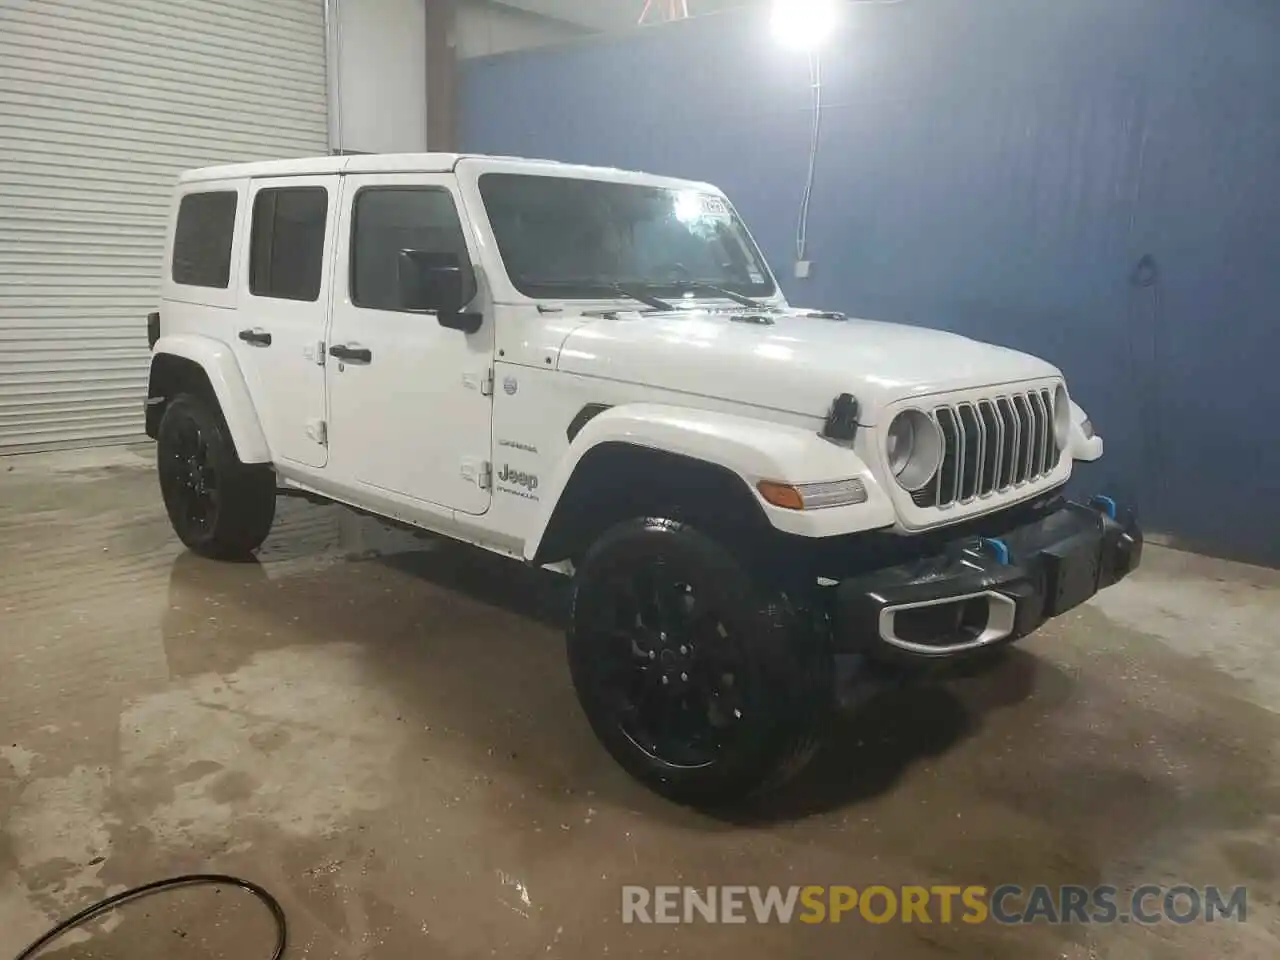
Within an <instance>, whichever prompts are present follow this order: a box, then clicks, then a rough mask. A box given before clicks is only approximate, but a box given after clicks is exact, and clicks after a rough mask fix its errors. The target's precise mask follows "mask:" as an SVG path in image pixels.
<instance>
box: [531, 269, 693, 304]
mask: <svg viewBox="0 0 1280 960" xmlns="http://www.w3.org/2000/svg"><path fill="white" fill-rule="evenodd" d="M519 279H520V282H521V283H523V284H527V285H528V286H531V287H546V288H547V289H549V290H558V289H566V290H593V291H596V292H597V293H605V292H608V293H618V294H621V295H622V296H624V297H628V298H630V299H632V300H635V301H637V302H639V303H643V304H644V305H645V306H648V307H653V309H655V310H663V311H670V310H674V309H675V307H674V306H672V305H671V304H669V303H668V302H667V301H666V300H661V299H659V298H658V297H655V296H653V294H650V293H645V292H644V289H643V288H636V287H634V286H632V285H631V284H628V283H620V282H618V281H616V280H599V279H593V278H591V277H571V278H569V279H560V278H557V279H555V280H542V279H540V278H537V277H524V276H522V277H520V278H519Z"/></svg>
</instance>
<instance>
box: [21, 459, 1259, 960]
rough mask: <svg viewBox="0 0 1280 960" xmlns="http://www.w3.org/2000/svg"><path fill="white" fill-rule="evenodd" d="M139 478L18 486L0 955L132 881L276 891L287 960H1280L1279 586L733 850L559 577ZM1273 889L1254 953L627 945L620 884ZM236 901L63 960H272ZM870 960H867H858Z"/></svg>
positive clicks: (809, 781) (848, 773) (37, 471)
mask: <svg viewBox="0 0 1280 960" xmlns="http://www.w3.org/2000/svg"><path fill="white" fill-rule="evenodd" d="M150 457H151V450H150V448H148V447H142V448H138V449H136V450H128V449H117V450H112V451H91V452H85V453H75V454H58V455H48V456H40V457H25V458H14V459H10V460H8V461H0V826H2V831H0V958H4V957H8V956H11V955H12V954H13V953H15V952H16V951H17V949H19V948H20V946H21V945H22V944H24V943H25V942H27V941H28V940H29V939H31V938H33V937H34V936H35V935H36V934H37V933H38V932H39V931H41V930H42V929H44V928H45V927H46V926H48V925H49V924H50V923H51V922H52V921H53V920H54V919H55V918H57V917H59V916H62V915H65V914H67V913H70V912H72V911H73V910H75V909H77V908H78V907H79V906H81V905H83V904H85V903H87V902H89V901H92V900H94V899H97V898H98V897H101V896H103V895H104V894H106V893H108V892H112V891H115V890H118V889H122V888H123V887H124V886H125V885H133V884H137V883H141V882H145V881H148V880H151V879H154V878H157V877H159V876H162V875H166V874H170V873H176V872H182V871H190V870H197V869H213V870H219V871H229V872H238V873H241V874H243V875H245V876H247V877H249V878H252V879H255V880H257V881H260V882H262V883H264V884H265V885H266V886H268V887H269V888H270V889H272V890H273V891H274V892H276V893H277V895H278V896H279V897H280V898H281V900H282V901H283V903H284V905H285V908H286V910H287V911H288V914H289V918H290V922H291V923H292V925H293V943H294V946H293V948H292V949H291V951H290V954H289V955H290V956H291V957H314V958H331V957H332V958H358V957H378V958H401V957H404V958H414V960H418V958H422V960H428V958H435V957H440V958H462V957H487V956H501V957H517V958H520V957H535V956H536V957H557V956H558V957H581V958H592V960H598V958H600V957H602V956H609V955H612V956H620V957H630V956H671V957H698V958H704V957H712V956H728V955H734V956H737V957H740V958H756V957H783V956H786V957H793V958H803V957H814V958H819V957H821V958H824V960H827V958H831V957H837V956H840V957H844V956H854V955H856V956H858V957H862V958H866V957H891V958H894V960H915V958H934V957H955V956H964V957H968V956H973V957H982V958H987V960H1001V958H1010V960H1012V958H1029V957H1037V958H1041V957H1045V958H1067V960H1083V958H1092V957H1103V958H1125V960H1129V958H1135V960H1138V958H1187V960H1193V958H1194V960H1202V958H1206V957H1211V956H1214V957H1217V956H1226V955H1230V956H1231V957H1232V958H1233V960H1246V958H1253V957H1257V958H1262V957H1266V958H1274V957H1276V956H1280V921H1278V919H1277V918H1278V917H1280V911H1278V910H1277V907H1276V902H1277V894H1278V893H1280V776H1278V773H1280V758H1278V755H1277V744H1278V743H1280V737H1278V734H1280V643H1277V639H1278V634H1280V627H1278V626H1277V624H1280V573H1277V572H1272V571H1265V570H1261V569H1258V568H1252V567H1246V566H1241V565H1235V564H1230V563H1224V562H1219V561H1212V560H1206V559H1203V558H1199V557H1195V556H1192V555H1188V554H1182V553H1176V552H1172V551H1167V550H1160V549H1151V550H1149V552H1148V555H1147V559H1146V564H1145V566H1144V568H1143V569H1142V570H1141V571H1140V572H1139V573H1138V574H1137V575H1136V576H1135V577H1134V578H1133V579H1132V580H1130V581H1128V582H1126V583H1124V584H1121V585H1120V586H1118V587H1116V588H1114V589H1113V590H1111V591H1109V592H1108V593H1106V594H1105V595H1103V596H1101V597H1099V598H1097V599H1096V600H1095V601H1094V602H1092V603H1090V604H1089V605H1087V606H1086V607H1083V608H1081V609H1080V610H1078V611H1076V612H1074V613H1073V614H1070V615H1068V616H1067V617H1066V618H1064V619H1063V620H1061V621H1057V622H1054V623H1053V624H1051V625H1050V626H1048V627H1047V628H1046V629H1044V630H1043V631H1042V632H1041V633H1040V634H1038V635H1037V636H1035V637H1033V638H1031V639H1030V640H1029V641H1027V642H1025V643H1024V644H1023V645H1022V646H1021V647H1020V648H1019V649H1017V650H1015V651H1013V652H1012V653H1011V654H1010V655H1009V656H1008V657H1007V658H1005V659H1004V660H1003V661H1002V662H1001V663H1000V664H999V665H998V667H997V669H996V670H995V671H994V672H993V673H989V674H987V675H984V676H980V677H972V678H969V679H965V680H961V681H957V682H955V683H952V684H950V685H948V686H946V687H936V688H932V689H920V690H915V691H906V692H900V693H897V694H894V695H891V696H885V697H883V698H881V699H880V700H878V701H876V702H873V703H872V704H870V705H868V706H867V707H865V708H864V709H863V710H862V712H861V713H860V714H856V715H853V716H850V717H847V718H845V719H843V720H842V721H841V722H840V724H839V725H838V727H837V729H836V730H835V732H834V735H833V743H832V745H831V747H830V748H829V749H828V750H827V752H826V753H825V754H824V755H823V756H822V757H821V758H820V759H819V761H818V762H817V764H816V767H815V769H814V770H813V771H812V773H811V774H810V775H809V776H807V777H806V778H805V779H804V780H803V781H802V783H801V784H800V785H799V786H798V787H797V788H796V789H795V790H793V791H791V792H790V793H788V794H787V795H786V796H784V797H783V798H782V799H781V800H779V801H777V802H776V803H775V804H774V805H773V806H771V807H769V808H765V809H760V810H756V811H753V812H752V813H751V814H749V815H746V814H744V815H743V816H742V817H740V818H739V822H728V821H726V820H722V819H713V818H710V817H707V816H704V815H701V814H698V813H694V812H691V811H689V810H686V809H683V808H680V807H676V806H673V805H670V804H668V803H666V802H664V801H662V800H660V799H658V798H656V797H654V796H652V795H651V794H649V793H647V792H646V791H644V790H643V789H641V788H640V787H638V786H637V785H636V784H634V783H633V782H632V781H630V780H629V779H628V778H627V777H626V776H625V775H623V774H622V773H621V772H620V771H619V770H618V769H617V768H616V767H615V766H614V764H613V763H612V762H611V761H610V760H609V758H608V757H607V756H606V755H605V754H604V752H603V751H602V750H601V749H600V748H599V747H598V746H597V745H596V742H595V741H594V739H593V738H592V735H591V733H590V731H589V730H588V728H587V725H586V723H585V721H584V720H583V718H582V716H581V714H580V713H579V711H578V708H577V705H576V702H575V700H574V697H573V693H572V691H571V689H570V685H569V679H568V675H567V670H566V667H565V664H564V657H563V644H562V640H561V633H560V630H559V625H558V617H559V610H560V604H561V602H562V600H563V596H562V592H561V591H560V590H558V589H557V588H556V583H555V581H554V578H551V577H550V576H549V575H542V574H537V573H533V572H530V571H527V570H524V569H522V568H520V567H518V566H514V565H511V564H509V563H507V562H506V561H502V560H499V559H496V558H490V557H488V556H485V555H482V554H479V553H477V552H475V551H471V550H467V549H463V548H459V547H456V546H454V545H448V544H445V545H438V544H430V543H423V542H420V541H415V540H410V539H408V538H406V537H404V536H402V535H394V536H387V535H384V534H383V533H382V532H381V531H380V530H379V528H377V527H376V525H374V524H372V523H370V522H369V521H364V520H357V519H356V518H354V517H352V516H351V515H349V514H347V513H345V512H344V511H341V510H338V509H335V508H317V507H312V506H308V505H306V504H302V503H298V502H294V501H289V502H282V505H281V517H280V519H279V520H278V521H277V529H276V531H275V532H274V533H273V535H272V538H271V540H270V541H268V544H267V547H266V548H265V549H264V553H263V558H262V559H263V562H262V564H261V565H223V564H216V563H210V562H206V561H203V560H200V559H198V558H195V557H193V556H191V555H189V554H187V553H185V552H183V551H182V550H181V549H180V548H179V545H178V543H177V541H176V540H175V538H174V537H173V535H172V534H171V532H170V530H169V527H168V524H167V521H166V519H165V517H164V513H163V510H162V508H161V505H160V501H159V496H158V493H157V490H156V484H155V482H154V478H153V475H152V469H151V462H150ZM1178 881H1182V882H1187V883H1191V884H1195V885H1205V884H1214V883H1216V884H1221V885H1226V886H1232V885H1235V884H1247V885H1248V886H1249V917H1248V922H1247V923H1245V924H1238V923H1222V922H1219V923H1216V924H1211V925H1210V924H1197V925H1193V926H1188V927H1179V926H1171V925H1169V926H1159V927H1154V928H1146V927H1139V926H1135V925H1129V926H1119V925H1116V926H1109V927H1097V926H1093V927H1086V926H1068V927H1049V926H1044V925H1035V926H1030V927H1018V928H1009V927H999V926H995V925H983V926H978V927H971V926H963V925H954V926H941V925H939V926H924V925H919V924H914V925H898V924H892V925H885V926H870V925H867V924H865V923H863V922H861V921H857V920H854V921H853V922H846V923H844V924H842V925H840V926H819V927H808V926H802V925H795V926H786V927H784V926H768V927H758V926H755V925H750V926H745V927H742V926H707V925H701V926H696V927H693V926H690V927H682V926H675V927H637V926H623V925H622V924H621V922H620V902H621V896H620V889H619V888H620V885H621V884H623V883H640V884H647V885H655V884H679V883H687V884H695V885H699V886H705V885H711V884H731V883H738V884H775V883H776V884H782V885H790V884H826V883H847V884H852V885H855V886H865V885H868V884H872V883H885V884H889V885H898V884H904V883H923V884H932V883H957V884H964V883H984V884H987V885H988V886H993V887H994V886H996V885H998V884H1000V883H1006V882H1008V883H1021V884H1023V885H1030V884H1034V883H1047V884H1061V883H1080V884H1086V885H1092V884H1097V883H1112V884H1115V885H1117V886H1121V887H1125V886H1127V885H1133V884H1136V883H1139V882H1154V883H1172V882H1178ZM269 947H270V928H269V926H268V923H267V921H266V920H265V918H264V915H263V913H262V912H261V911H260V909H259V908H258V906H257V905H256V904H253V903H251V902H248V901H246V900H244V899H243V898H241V897H240V896H239V895H238V894H236V893H235V892H221V893H215V892H212V891H190V892H186V893H182V894H179V895H176V896H173V897H170V898H165V899H153V900H149V901H145V902H143V903H139V904H135V905H134V906H132V907H131V908H129V909H128V910H127V912H126V913H124V914H117V915H115V916H114V917H112V918H111V919H110V920H108V921H107V922H106V923H104V924H103V925H101V926H99V927H98V928H97V930H96V932H94V933H93V934H92V936H89V935H82V936H81V937H79V938H78V939H76V940H73V941H69V942H66V943H64V946H63V947H62V948H61V949H58V950H55V951H53V952H52V953H50V954H49V955H50V956H54V957H62V958H72V957H77V958H78V957H95V958H119V960H124V958H129V960H141V958H147V957H156V958H159V957H164V958H181V957H198V958H234V960H251V958H254V957H260V956H261V957H266V956H267V955H268V953H269ZM855 951H856V953H855Z"/></svg>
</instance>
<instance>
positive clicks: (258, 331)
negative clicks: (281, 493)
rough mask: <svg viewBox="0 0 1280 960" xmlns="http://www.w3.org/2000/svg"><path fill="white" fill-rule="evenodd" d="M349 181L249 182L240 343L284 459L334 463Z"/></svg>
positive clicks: (270, 434) (240, 355) (258, 403)
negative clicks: (338, 276)
mask: <svg viewBox="0 0 1280 960" xmlns="http://www.w3.org/2000/svg"><path fill="white" fill-rule="evenodd" d="M339 184H340V178H338V177H337V176H324V177H281V178H278V179H264V180H253V181H251V183H250V185H249V242H248V243H247V244H245V245H244V250H245V254H244V256H245V262H244V263H243V264H242V267H243V269H241V271H240V286H241V289H240V297H239V309H238V311H237V317H236V324H235V329H234V330H233V331H232V333H233V337H234V340H233V343H234V344H235V351H236V357H237V359H238V360H239V361H240V368H241V369H242V370H243V371H244V374H245V378H246V380H247V381H248V385H249V390H250V391H251V392H252V394H253V400H254V406H255V407H257V410H258V418H259V420H260V421H261V423H262V429H263V432H264V433H265V434H266V436H267V442H268V443H269V444H270V445H271V451H272V456H273V457H274V458H275V459H276V460H282V461H291V462H294V463H300V464H304V465H306V466H310V467H322V466H324V465H325V463H326V461H327V460H328V448H327V447H326V442H327V438H326V424H325V379H324V363H325V353H324V345H323V343H322V341H323V340H324V331H325V326H326V324H327V322H328V313H329V289H330V282H329V275H330V272H331V271H332V265H333V257H332V250H333V236H334V226H335V222H336V219H337V209H338V196H339Z"/></svg>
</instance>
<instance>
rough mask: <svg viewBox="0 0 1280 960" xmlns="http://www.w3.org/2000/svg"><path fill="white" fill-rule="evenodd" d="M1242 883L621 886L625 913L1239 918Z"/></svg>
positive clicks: (649, 919)
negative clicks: (1227, 885) (1126, 888)
mask: <svg viewBox="0 0 1280 960" xmlns="http://www.w3.org/2000/svg"><path fill="white" fill-rule="evenodd" d="M1247 900H1248V891H1247V889H1246V888H1245V887H1230V888H1225V887H1214V886H1207V887H1193V886H1189V885H1186V884H1179V885H1175V886H1168V887H1166V886H1158V885H1156V884H1143V885H1141V886H1138V887H1135V888H1133V889H1132V890H1130V891H1127V892H1122V891H1121V890H1120V888H1118V887H1114V886H1097V887H1084V886H1074V885H1070V884H1067V885H1063V886H1056V887H1050V886H1044V885H1039V886H1033V887H1026V888H1024V887H1020V886H1017V885H1015V884H1003V885H1001V886H997V887H986V886H978V885H969V886H959V885H934V886H927V887H926V886H915V885H906V886H898V887H888V886H883V885H873V886H868V887H862V888H858V887H848V886H791V887H777V886H773V887H756V886H751V887H748V886H721V887H679V886H657V887H641V886H624V887H623V888H622V922H623V923H760V924H764V923H793V922H798V923H810V924H817V923H841V922H854V923H877V924H879V923H969V924H979V923H1002V924H1015V923H1050V924H1072V923H1088V924H1109V923H1140V924H1155V923H1177V924H1187V923H1213V922H1216V921H1221V920H1232V921H1236V922H1244V920H1245V919H1246V914H1247V908H1248V903H1247Z"/></svg>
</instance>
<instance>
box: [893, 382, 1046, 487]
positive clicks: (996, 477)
mask: <svg viewBox="0 0 1280 960" xmlns="http://www.w3.org/2000/svg"><path fill="white" fill-rule="evenodd" d="M932 414H933V418H934V420H935V422H936V423H937V424H938V429H939V431H940V432H941V434H942V464H941V465H940V466H939V468H938V473H937V476H936V477H935V478H934V479H933V480H932V481H931V482H930V483H929V484H928V485H927V486H925V487H924V488H923V489H920V490H917V491H915V492H914V493H912V494H911V500H912V502H913V503H914V504H915V505H916V506H917V507H950V506H952V505H954V504H964V503H969V502H971V501H973V500H976V499H978V498H980V497H987V496H990V495H992V494H996V493H1003V492H1005V491H1007V490H1009V489H1010V488H1012V487H1016V486H1019V485H1021V484H1024V483H1028V482H1034V481H1036V480H1039V479H1042V478H1044V477H1045V476H1047V475H1048V474H1050V473H1052V472H1053V470H1054V468H1055V467H1056V466H1057V465H1058V461H1059V460H1060V459H1061V457H1062V450H1061V448H1059V446H1058V444H1057V441H1056V439H1055V438H1054V433H1053V391H1052V390H1051V389H1046V388H1037V389H1035V390H1029V391H1026V392H1020V393H1010V394H1007V395H1004V396H997V397H984V398H981V399H977V400H965V401H960V402H958V403H948V404H942V405H940V406H937V407H935V408H934V409H933V411H932Z"/></svg>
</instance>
